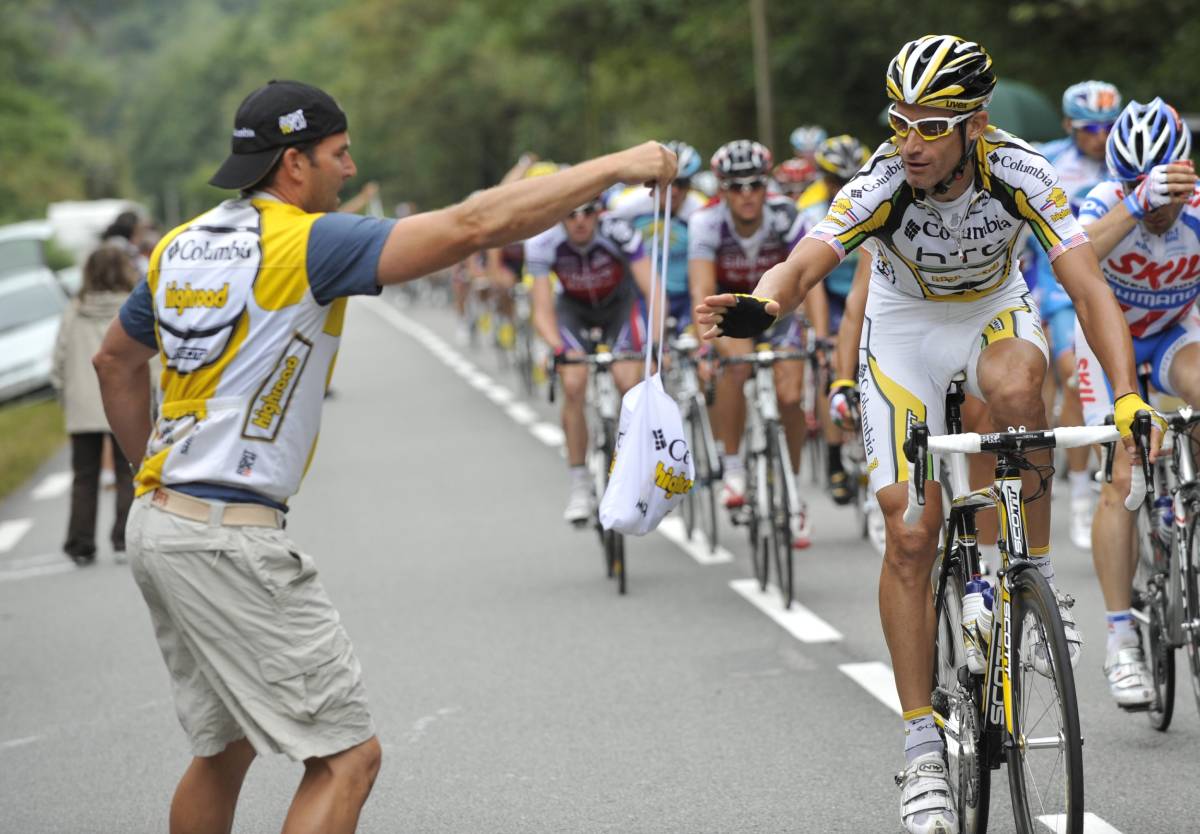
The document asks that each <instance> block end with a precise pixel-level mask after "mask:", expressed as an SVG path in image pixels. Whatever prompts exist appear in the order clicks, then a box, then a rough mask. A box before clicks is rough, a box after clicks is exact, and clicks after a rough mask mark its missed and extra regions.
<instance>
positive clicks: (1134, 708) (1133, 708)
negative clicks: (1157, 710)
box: [1117, 704, 1154, 712]
mask: <svg viewBox="0 0 1200 834" xmlns="http://www.w3.org/2000/svg"><path fill="white" fill-rule="evenodd" d="M1152 706H1154V704H1117V709H1119V710H1121V712H1149V711H1150V708H1151V707H1152Z"/></svg>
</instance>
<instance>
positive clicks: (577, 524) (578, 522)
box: [571, 518, 591, 530]
mask: <svg viewBox="0 0 1200 834" xmlns="http://www.w3.org/2000/svg"><path fill="white" fill-rule="evenodd" d="M590 523H591V519H590V518H577V519H575V520H574V521H572V522H571V526H572V527H574V528H575V529H576V530H583V529H584V528H586V527H587V526H588V525H589V524H590Z"/></svg>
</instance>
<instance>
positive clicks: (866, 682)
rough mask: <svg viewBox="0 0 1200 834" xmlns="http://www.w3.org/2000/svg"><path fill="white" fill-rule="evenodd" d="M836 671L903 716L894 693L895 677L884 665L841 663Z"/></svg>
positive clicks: (873, 662) (872, 662)
mask: <svg viewBox="0 0 1200 834" xmlns="http://www.w3.org/2000/svg"><path fill="white" fill-rule="evenodd" d="M838 670H839V671H841V672H842V673H843V674H846V675H848V676H849V677H850V679H851V680H852V681H854V682H855V683H857V684H858V685H859V686H861V687H862V688H863V689H865V690H867V692H869V693H871V695H873V696H874V697H875V698H876V699H878V700H879V702H880V703H882V704H883V705H884V706H885V707H887V708H888V709H890V710H891V711H892V712H894V713H896V715H903V714H904V710H903V709H901V707H900V696H899V695H898V694H897V693H896V679H895V676H893V675H892V670H891V668H890V667H889V666H888V665H887V664H886V663H880V662H878V661H871V662H869V663H843V664H841V665H840V666H838Z"/></svg>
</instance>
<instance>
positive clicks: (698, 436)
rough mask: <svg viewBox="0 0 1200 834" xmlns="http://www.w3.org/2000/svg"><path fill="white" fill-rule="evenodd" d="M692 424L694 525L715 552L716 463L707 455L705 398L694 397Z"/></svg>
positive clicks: (707, 435)
mask: <svg viewBox="0 0 1200 834" xmlns="http://www.w3.org/2000/svg"><path fill="white" fill-rule="evenodd" d="M692 409H693V413H692V419H691V420H690V421H689V422H690V424H691V434H690V435H689V438H688V439H689V442H690V443H691V450H692V461H693V462H694V463H695V466H696V482H695V485H694V486H693V487H692V490H691V492H693V493H695V497H696V510H697V512H696V522H697V525H696V526H697V527H699V528H700V532H702V533H703V534H704V537H705V540H706V544H707V545H708V552H709V553H716V552H717V462H716V461H714V460H712V458H711V457H710V456H709V449H711V448H712V447H711V445H710V438H711V437H712V433H711V432H710V430H709V427H708V414H707V413H706V411H705V405H704V398H703V397H701V396H700V395H697V396H696V400H695V403H694V404H693V405H692Z"/></svg>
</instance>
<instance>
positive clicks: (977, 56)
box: [887, 35, 996, 113]
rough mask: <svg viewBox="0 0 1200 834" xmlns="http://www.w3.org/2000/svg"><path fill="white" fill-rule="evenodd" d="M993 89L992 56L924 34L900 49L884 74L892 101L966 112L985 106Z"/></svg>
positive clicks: (979, 48) (969, 44)
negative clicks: (885, 74)
mask: <svg viewBox="0 0 1200 834" xmlns="http://www.w3.org/2000/svg"><path fill="white" fill-rule="evenodd" d="M995 87H996V74H995V73H994V72H992V56H990V55H988V54H987V50H985V49H984V48H983V47H982V46H980V45H979V44H977V43H972V42H971V41H965V40H963V39H962V38H959V37H955V36H954V35H925V36H924V37H920V38H917V39H916V40H915V41H909V42H908V43H906V44H904V46H902V47H901V48H900V51H899V52H898V53H896V57H895V58H893V59H892V63H891V66H889V67H888V71H887V94H888V98H890V99H892V100H893V101H901V102H906V103H908V104H921V105H924V106H926V107H940V108H942V109H944V110H953V111H954V112H956V113H968V112H970V111H972V110H978V109H979V108H981V107H985V106H986V105H987V103H988V99H990V98H991V97H992V90H993V89H995Z"/></svg>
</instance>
